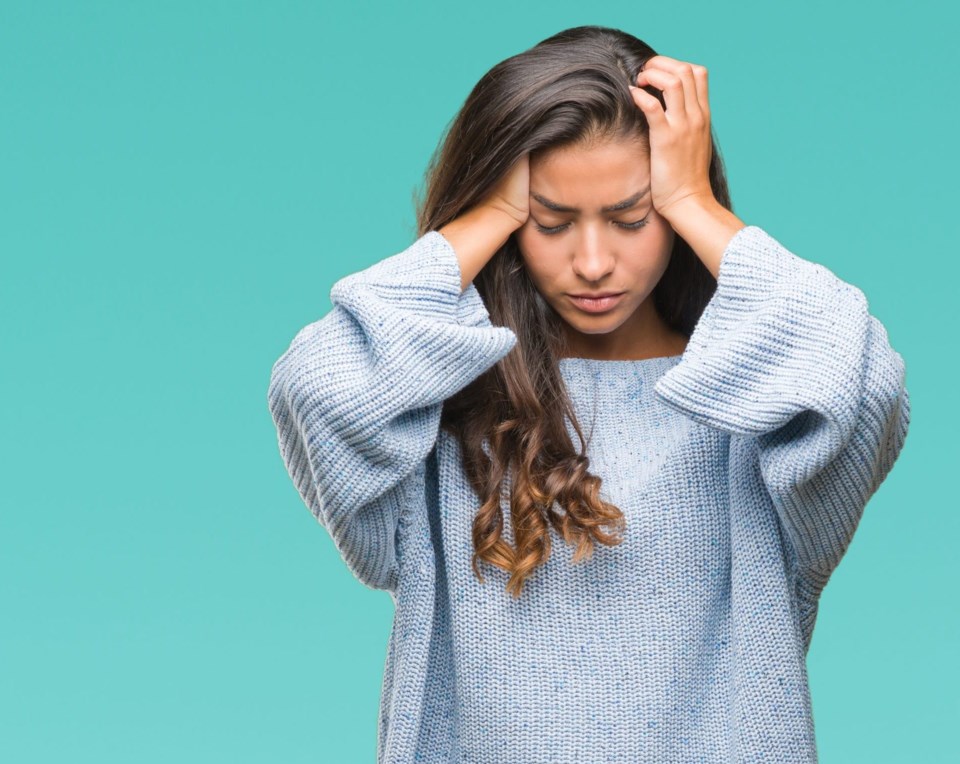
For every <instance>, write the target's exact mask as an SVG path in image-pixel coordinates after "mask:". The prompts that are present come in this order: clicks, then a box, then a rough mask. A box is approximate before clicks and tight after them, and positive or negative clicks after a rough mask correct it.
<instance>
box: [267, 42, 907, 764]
mask: <svg viewBox="0 0 960 764" xmlns="http://www.w3.org/2000/svg"><path fill="white" fill-rule="evenodd" d="M730 208H731V204H730V200H729V196H728V192H727V185H726V180H725V177H724V173H723V168H722V163H721V160H720V156H719V153H718V152H717V150H716V147H715V145H714V143H713V140H712V137H711V128H710V109H709V104H708V90H707V71H706V69H705V68H704V67H702V66H697V65H691V64H688V63H686V62H683V61H678V60H676V59H673V58H670V57H667V56H660V55H656V54H655V52H654V51H653V50H652V49H651V48H650V47H649V46H647V45H646V44H644V43H643V42H641V41H640V40H638V39H636V38H635V37H632V36H631V35H628V34H625V33H624V32H621V31H618V30H614V29H609V28H603V27H595V26H589V27H578V28H575V29H570V30H566V31H564V32H561V33H559V34H557V35H555V36H553V37H551V38H549V39H547V40H544V41H543V42H541V43H540V44H538V45H537V46H535V47H534V48H532V49H530V50H528V51H525V52H523V53H521V54H519V55H517V56H514V57H511V58H509V59H507V60H505V61H503V62H501V63H500V64H498V65H496V66H495V67H493V69H491V70H490V71H489V72H488V73H487V74H486V75H484V77H483V78H482V79H481V80H480V82H479V83H478V84H477V85H476V87H475V88H474V90H473V91H472V93H471V94H470V96H469V98H468V99H467V101H466V102H465V104H464V106H463V108H462V110H461V111H460V113H459V114H458V116H457V117H456V119H455V120H454V122H453V123H452V126H451V128H450V129H449V131H448V132H447V135H446V138H445V141H444V142H443V144H442V145H441V147H440V149H439V151H438V153H437V155H436V156H435V158H434V160H433V161H432V162H431V167H430V168H429V171H428V177H427V193H426V196H425V199H424V200H423V201H422V202H420V207H419V210H418V216H419V238H417V240H416V241H415V242H414V243H413V244H411V245H410V246H409V247H408V248H407V249H405V250H404V251H402V252H400V253H397V254H394V255H392V256H390V257H387V258H385V259H383V260H381V261H380V262H378V263H376V264H374V265H373V266H371V267H369V268H367V269H365V270H363V271H360V272H357V273H353V274H350V275H348V276H346V277H344V278H342V279H341V280H339V281H338V282H336V283H335V284H334V285H333V288H332V291H331V300H332V302H333V309H332V310H331V311H330V312H329V313H328V314H327V315H325V316H324V317H323V318H321V319H320V320H318V321H316V322H314V323H312V324H310V325H308V326H306V327H304V328H303V329H302V330H301V331H300V332H299V333H297V335H296V336H295V337H294V339H293V341H292V342H291V344H290V346H289V348H288V349H287V350H286V352H285V353H284V354H283V355H282V356H281V357H280V359H279V360H278V361H277V362H276V364H275V365H274V367H273V372H272V377H271V380H270V388H269V405H270V411H271V413H272V416H273V419H274V422H275V424H276V427H277V431H278V434H279V444H280V450H281V454H282V456H283V460H284V463H285V465H286V467H287V469H288V471H289V473H290V476H291V477H292V479H293V481H294V483H295V484H296V486H297V489H298V490H299V492H300V495H301V497H302V498H303V500H304V502H305V503H306V505H307V506H308V507H309V508H310V509H311V511H312V512H313V514H314V515H315V516H316V517H317V519H318V520H319V521H320V523H322V524H323V526H324V527H325V528H326V529H327V531H328V532H329V533H330V535H331V536H332V538H333V540H334V542H335V543H336V545H337V548H338V549H339V551H340V553H341V555H342V556H343V559H344V560H345V563H346V564H347V565H348V566H349V567H350V569H351V570H352V571H353V573H354V574H355V575H356V576H357V578H358V579H359V580H360V581H362V582H363V583H364V584H365V585H367V586H369V587H373V588H377V589H385V590H387V591H389V592H390V594H391V596H392V598H393V600H394V602H395V606H396V614H395V620H394V625H393V630H392V632H391V635H390V642H389V646H388V655H387V661H386V667H385V675H384V681H383V688H382V697H381V714H380V726H379V744H378V752H379V760H380V761H387V762H408V761H409V762H413V761H428V762H454V761H469V762H480V761H483V762H495V761H504V762H507V761H509V762H547V761H550V762H554V761H558V762H598V761H617V762H627V761H629V762H674V761H676V762H680V761H683V762H687V761H698V762H739V761H757V760H761V759H762V760H769V761H791V762H799V761H816V745H815V739H814V729H813V718H812V713H811V704H810V696H809V688H808V683H807V674H806V653H807V649H808V648H809V644H810V637H811V634H812V631H813V625H814V620H815V618H816V613H817V603H818V600H819V596H820V593H821V592H822V590H823V587H824V585H825V584H826V582H827V579H828V578H829V576H830V574H831V573H832V571H833V570H834V569H835V568H836V566H837V564H838V563H839V561H840V559H841V557H842V556H843V554H844V552H845V550H846V549H847V547H848V545H849V543H850V541H851V538H852V536H853V533H854V531H855V529H856V527H857V524H858V521H859V519H860V517H861V515H862V512H863V509H864V507H865V505H866V503H867V501H868V499H869V498H870V496H871V495H872V494H873V493H874V492H875V491H876V490H877V488H878V487H879V485H880V484H881V482H882V481H883V480H884V479H885V477H886V475H887V474H888V473H889V471H890V469H891V468H892V466H893V463H894V460H895V459H896V458H897V455H898V454H899V452H900V450H901V449H902V446H903V443H904V439H905V437H906V432H907V427H908V424H909V418H910V402H909V397H908V394H907V390H906V388H905V370H904V363H903V360H902V358H901V357H900V355H899V354H898V353H897V352H896V351H895V350H893V348H892V347H891V346H890V344H889V342H888V337H887V333H886V331H885V329H884V327H883V325H882V324H881V323H880V322H879V321H878V320H877V319H876V318H875V317H874V316H872V315H871V314H870V313H869V311H868V306H867V301H866V299H865V297H864V294H863V293H862V292H861V291H860V290H859V289H857V288H856V287H854V286H851V285H850V284H847V283H845V282H843V281H842V280H840V279H839V278H837V277H836V276H835V275H834V274H833V273H832V272H831V271H830V270H828V269H827V268H825V267H823V266H821V265H819V264H816V263H814V262H811V261H808V260H805V259H802V258H800V257H799V256H797V255H795V254H793V253H792V252H790V251H788V250H787V249H786V248H785V247H783V246H782V245H781V244H780V243H779V242H778V241H777V240H776V239H775V238H773V236H771V235H770V234H769V233H767V232H766V231H765V230H763V229H762V228H760V227H758V226H754V225H746V224H745V223H743V221H741V220H740V219H739V218H737V217H736V216H735V215H734V214H733V212H732V211H731V209H730ZM587 425H589V428H588V427H587Z"/></svg>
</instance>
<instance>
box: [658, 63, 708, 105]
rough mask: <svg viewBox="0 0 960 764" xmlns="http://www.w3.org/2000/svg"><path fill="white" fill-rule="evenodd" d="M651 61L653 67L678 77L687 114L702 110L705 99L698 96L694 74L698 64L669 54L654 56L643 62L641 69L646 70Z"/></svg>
mask: <svg viewBox="0 0 960 764" xmlns="http://www.w3.org/2000/svg"><path fill="white" fill-rule="evenodd" d="M651 63H652V64H653V68H654V69H662V70H663V71H665V72H670V73H671V74H674V75H676V76H677V77H679V78H680V81H681V82H682V83H683V100H684V107H685V109H686V111H687V112H688V114H689V115H693V114H696V113H697V112H698V111H700V112H703V111H704V108H705V106H706V99H701V98H700V93H699V86H698V84H697V78H696V76H695V72H696V70H697V68H698V67H699V65H698V64H691V63H690V62H689V61H680V60H678V59H676V58H670V57H669V56H654V57H653V58H650V59H648V60H647V61H646V62H645V63H644V65H643V67H642V71H646V70H647V66H648V65H650V64H651ZM699 68H703V67H699Z"/></svg>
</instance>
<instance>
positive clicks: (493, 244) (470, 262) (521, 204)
mask: <svg viewBox="0 0 960 764" xmlns="http://www.w3.org/2000/svg"><path fill="white" fill-rule="evenodd" d="M529 216H530V160H529V157H528V155H527V154H524V155H523V156H522V157H521V158H520V159H518V160H517V162H516V163H515V164H514V166H513V167H512V168H510V170H509V171H508V172H507V174H506V175H505V176H504V177H503V178H502V179H501V180H500V182H499V183H497V185H496V186H495V187H494V189H493V191H491V192H490V193H489V194H487V196H486V197H484V199H483V200H482V201H481V202H479V203H478V204H477V205H475V206H474V207H473V208H471V209H469V210H467V211H466V212H464V213H462V214H460V215H458V216H457V217H456V218H454V219H453V220H451V221H450V222H449V223H447V224H446V225H445V226H443V227H442V228H440V229H439V231H440V233H441V234H442V235H443V236H444V238H446V239H447V241H448V242H449V243H450V245H451V246H452V247H453V249H454V251H455V252H456V254H457V259H458V260H459V262H460V288H461V291H462V290H465V289H466V288H467V287H468V286H469V285H470V282H471V281H473V279H474V278H475V277H476V275H477V274H478V273H479V272H480V270H481V269H482V268H483V266H484V265H486V264H487V262H489V260H490V258H491V257H493V256H494V255H495V254H496V253H497V251H498V250H499V249H500V247H502V246H503V244H504V242H506V241H507V239H509V238H510V235H511V234H512V233H513V232H514V231H516V230H517V229H518V228H520V227H521V226H522V225H523V224H524V223H526V222H527V218H528V217H529Z"/></svg>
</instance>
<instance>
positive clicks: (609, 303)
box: [567, 292, 626, 313]
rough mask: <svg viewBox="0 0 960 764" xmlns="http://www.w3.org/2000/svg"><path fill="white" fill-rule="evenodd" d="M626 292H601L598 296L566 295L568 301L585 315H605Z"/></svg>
mask: <svg viewBox="0 0 960 764" xmlns="http://www.w3.org/2000/svg"><path fill="white" fill-rule="evenodd" d="M625 294H626V292H603V293H601V294H599V295H576V294H568V295H567V297H569V298H570V301H571V302H572V303H573V304H574V305H575V306H576V307H578V308H580V310H583V311H586V312H587V313H605V312H606V311H608V310H610V309H611V308H613V307H614V306H615V305H616V304H617V303H619V302H620V300H621V299H623V296H624V295H625Z"/></svg>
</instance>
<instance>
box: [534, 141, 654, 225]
mask: <svg viewBox="0 0 960 764" xmlns="http://www.w3.org/2000/svg"><path fill="white" fill-rule="evenodd" d="M649 182H650V154H649V151H648V149H647V147H646V145H645V144H644V143H643V142H642V141H640V140H637V139H630V140H619V141H610V140H608V141H604V142H602V143H597V144H593V145H586V146H564V147H562V148H557V149H552V150H550V151H549V152H546V153H544V154H543V155H541V156H537V157H531V159H530V190H531V192H535V193H538V194H542V195H543V196H545V197H548V198H549V199H551V200H553V201H556V202H560V203H561V204H564V205H568V206H572V207H578V208H580V209H587V210H592V209H595V208H596V209H599V208H600V207H601V206H603V205H607V204H612V203H614V202H617V201H620V200H621V199H624V198H626V197H628V196H630V195H631V194H634V193H636V192H637V191H641V190H643V189H644V188H646V187H647V186H648V185H649Z"/></svg>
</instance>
